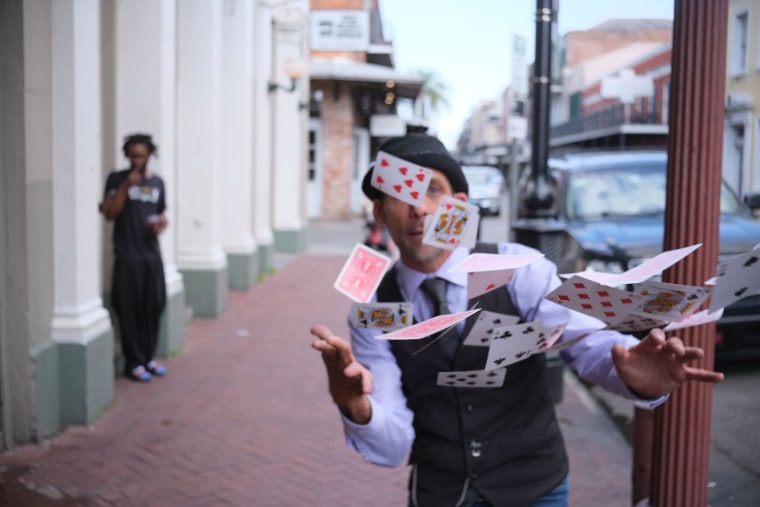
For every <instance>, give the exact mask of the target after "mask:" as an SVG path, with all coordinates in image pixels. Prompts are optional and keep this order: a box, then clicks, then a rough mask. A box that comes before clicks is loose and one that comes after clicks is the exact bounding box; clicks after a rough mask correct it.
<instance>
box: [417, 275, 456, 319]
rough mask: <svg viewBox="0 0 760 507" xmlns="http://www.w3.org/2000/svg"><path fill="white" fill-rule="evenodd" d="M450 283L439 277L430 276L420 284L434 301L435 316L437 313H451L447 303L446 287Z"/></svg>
mask: <svg viewBox="0 0 760 507" xmlns="http://www.w3.org/2000/svg"><path fill="white" fill-rule="evenodd" d="M448 285H449V282H447V281H446V280H444V279H443V278H438V277H436V278H428V279H426V280H425V281H424V282H422V285H420V288H421V289H422V290H423V291H425V294H427V295H428V296H429V297H430V299H431V300H432V301H433V310H434V315H433V316H434V317H435V316H436V315H444V314H447V313H451V312H450V311H449V305H448V304H447V303H446V289H447V287H448Z"/></svg>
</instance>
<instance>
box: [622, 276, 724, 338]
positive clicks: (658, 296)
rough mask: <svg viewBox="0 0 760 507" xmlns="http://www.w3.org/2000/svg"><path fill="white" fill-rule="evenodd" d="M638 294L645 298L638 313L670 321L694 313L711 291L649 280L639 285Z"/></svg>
mask: <svg viewBox="0 0 760 507" xmlns="http://www.w3.org/2000/svg"><path fill="white" fill-rule="evenodd" d="M636 294H638V295H640V296H643V298H644V299H643V301H642V303H641V304H640V305H639V308H638V309H637V310H636V312H637V313H642V314H645V315H649V316H651V317H654V318H658V319H659V318H662V319H663V320H666V321H668V322H670V321H672V320H681V319H683V318H686V317H688V316H689V315H691V314H692V313H694V312H695V311H696V310H697V308H699V306H700V305H701V304H702V303H703V302H704V301H705V300H706V299H707V297H708V296H709V295H710V292H709V291H708V290H706V289H704V288H702V287H694V286H691V285H679V284H675V283H665V282H658V281H654V280H647V281H646V282H644V283H642V284H641V286H639V288H638V289H637V290H636ZM656 327H659V326H656Z"/></svg>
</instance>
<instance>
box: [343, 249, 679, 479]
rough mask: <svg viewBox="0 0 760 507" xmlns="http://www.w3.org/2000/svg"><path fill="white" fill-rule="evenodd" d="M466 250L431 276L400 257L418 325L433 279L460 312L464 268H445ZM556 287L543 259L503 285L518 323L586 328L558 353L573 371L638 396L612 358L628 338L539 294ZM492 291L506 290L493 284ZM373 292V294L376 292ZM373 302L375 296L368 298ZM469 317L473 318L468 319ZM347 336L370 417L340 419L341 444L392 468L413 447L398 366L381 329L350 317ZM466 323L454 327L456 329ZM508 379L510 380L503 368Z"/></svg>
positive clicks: (574, 330)
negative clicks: (369, 386)
mask: <svg viewBox="0 0 760 507" xmlns="http://www.w3.org/2000/svg"><path fill="white" fill-rule="evenodd" d="M498 252H499V253H500V254H507V255H523V254H531V253H536V251H535V250H533V249H532V248H529V247H526V246H523V245H520V244H517V243H501V244H499V245H498ZM468 255H469V250H468V249H466V248H458V249H456V250H454V251H453V252H452V254H451V255H450V256H449V258H448V259H447V260H446V262H445V263H444V264H443V265H442V266H441V268H440V269H439V270H438V271H437V272H436V273H431V274H425V273H420V272H418V271H415V270H413V269H412V268H410V267H409V266H406V265H405V264H404V263H403V262H402V261H399V262H398V265H397V267H396V275H397V280H398V285H399V289H400V291H401V296H402V297H403V300H404V301H410V302H412V303H413V304H414V317H415V319H416V321H417V322H422V321H424V320H427V319H429V318H431V317H433V307H432V304H431V303H430V300H429V299H428V298H427V296H426V295H425V293H424V292H423V291H422V290H421V289H420V284H421V283H422V281H423V280H424V279H425V278H429V277H431V276H438V277H441V278H444V279H446V280H447V281H448V282H449V287H448V291H447V298H446V299H447V302H448V306H449V309H450V310H451V313H458V312H463V311H466V310H467V309H468V308H467V273H463V272H449V269H450V268H451V267H452V266H454V265H455V264H456V263H458V262H460V261H462V260H463V259H465V258H466V257H467V256H468ZM560 284H561V281H560V279H559V277H558V276H557V271H556V266H555V265H554V263H552V262H550V261H549V260H547V259H545V258H541V259H539V260H537V261H534V262H532V263H530V264H528V265H527V266H525V267H522V268H520V269H518V270H517V271H516V272H515V275H514V277H513V279H512V281H511V282H510V283H509V284H508V285H507V290H509V294H510V297H511V299H512V304H513V305H514V306H515V309H516V310H517V311H518V313H519V314H520V317H521V318H522V320H523V321H524V322H532V321H536V320H539V321H541V322H542V323H543V325H544V327H549V326H553V325H557V324H560V323H563V322H569V324H568V326H567V328H566V329H565V332H564V333H563V335H562V337H561V338H560V341H564V340H570V339H572V338H574V337H576V336H579V335H580V334H583V333H588V332H592V334H590V335H589V336H588V337H586V338H584V339H582V340H580V341H579V342H578V343H576V344H574V345H572V346H570V347H568V348H567V349H565V350H564V351H562V352H561V356H562V358H563V359H564V361H565V362H566V363H567V364H568V365H569V366H571V367H572V368H574V369H575V371H576V372H578V374H579V375H580V376H581V378H583V379H585V380H588V381H590V382H593V383H595V384H598V385H600V386H602V387H604V388H605V389H607V390H609V391H611V392H613V393H616V394H619V395H621V396H624V397H626V398H629V399H632V400H637V401H643V400H639V399H638V398H637V397H636V396H635V395H634V394H633V393H631V391H630V390H629V389H628V388H627V387H626V386H625V385H624V384H623V382H622V381H621V380H620V377H619V376H618V374H617V370H616V369H615V366H614V365H613V363H612V354H611V349H612V346H613V345H614V344H616V343H623V344H624V345H625V346H626V348H628V347H631V346H633V345H635V344H636V343H638V339H636V338H635V337H633V336H629V335H623V334H620V333H618V332H614V331H599V329H601V328H602V327H604V326H605V324H604V323H603V322H601V321H600V320H597V319H595V318H592V317H589V316H587V315H584V314H582V313H579V312H574V311H571V310H568V309H566V308H564V307H562V306H560V305H557V304H555V303H552V302H551V301H548V300H546V299H544V296H546V295H547V294H548V293H550V292H551V291H553V290H554V289H555V288H556V287H557V286H559V285H560ZM496 290H504V289H503V288H502V289H496ZM375 297H376V296H375ZM373 301H375V299H374V298H373ZM471 318H475V317H471ZM349 327H350V330H351V341H352V346H353V351H354V355H355V357H356V360H357V361H359V362H360V363H361V364H363V365H364V366H365V367H366V368H368V369H369V370H370V371H371V372H372V375H373V377H374V384H373V390H372V393H371V394H370V395H369V400H370V403H371V405H372V418H371V420H370V421H369V422H368V423H367V424H364V425H360V424H355V423H353V422H352V421H350V420H348V419H347V418H346V417H345V416H344V417H343V424H344V429H345V435H346V441H347V443H348V445H349V446H350V447H352V448H354V449H355V450H356V451H358V452H359V453H360V454H361V455H362V456H363V457H364V458H365V459H366V460H368V461H370V462H372V463H376V464H378V465H385V466H397V465H398V464H400V463H401V461H402V460H403V459H404V457H405V456H406V455H407V454H408V452H409V451H410V449H411V445H412V442H413V440H414V428H413V426H412V420H413V418H414V414H413V413H412V411H411V410H410V409H409V408H408V407H407V405H406V397H405V396H404V394H403V392H402V387H401V370H400V369H399V367H398V365H397V363H396V359H395V356H394V355H393V353H392V352H391V347H390V344H389V342H388V340H382V339H377V338H375V337H376V336H377V335H378V334H380V331H375V330H367V329H360V328H357V327H356V326H353V325H352V324H351V323H350V322H349ZM463 327H464V322H460V323H459V324H458V330H459V331H460V332H461V331H462V329H463ZM506 382H509V372H507V377H506ZM665 399H667V397H662V398H660V399H658V400H655V401H651V402H644V403H645V404H647V405H648V406H650V407H654V406H657V405H659V404H661V403H663V402H664V401H665Z"/></svg>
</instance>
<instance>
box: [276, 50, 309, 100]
mask: <svg viewBox="0 0 760 507" xmlns="http://www.w3.org/2000/svg"><path fill="white" fill-rule="evenodd" d="M282 69H283V70H284V71H285V75H286V76H288V77H289V78H290V86H287V85H281V84H278V83H275V82H273V81H270V82H269V93H272V92H274V91H275V90H277V89H278V88H279V89H280V90H283V91H286V92H294V91H295V90H296V81H297V80H298V79H299V78H300V77H301V76H303V74H304V71H305V70H306V62H304V60H303V59H302V58H287V59H286V60H285V62H284V63H283V65H282Z"/></svg>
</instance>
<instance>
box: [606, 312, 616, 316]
mask: <svg viewBox="0 0 760 507" xmlns="http://www.w3.org/2000/svg"><path fill="white" fill-rule="evenodd" d="M615 315H616V313H615V312H604V316H605V317H614V316H615Z"/></svg>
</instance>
